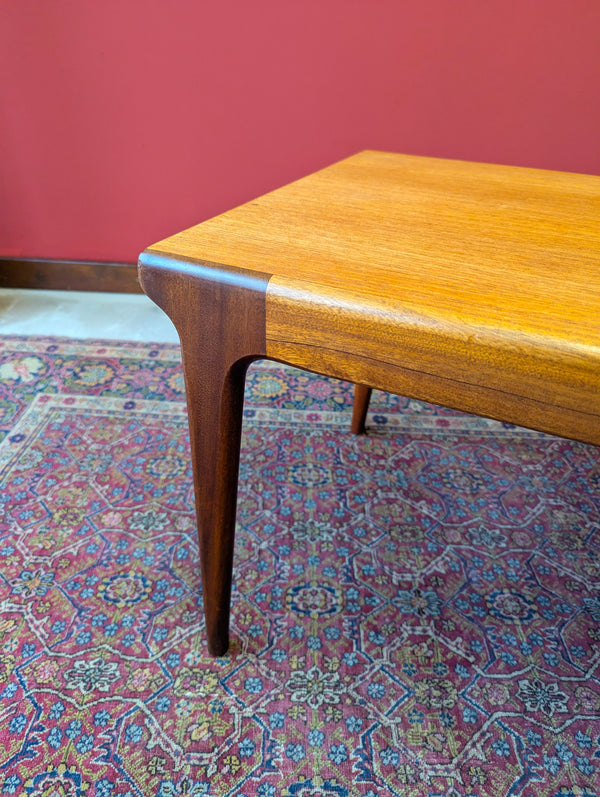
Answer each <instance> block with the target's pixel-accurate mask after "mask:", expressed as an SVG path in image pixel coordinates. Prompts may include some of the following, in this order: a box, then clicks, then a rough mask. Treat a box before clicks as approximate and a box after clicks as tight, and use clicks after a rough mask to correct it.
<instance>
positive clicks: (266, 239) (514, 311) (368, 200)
mask: <svg viewBox="0 0 600 797" xmlns="http://www.w3.org/2000/svg"><path fill="white" fill-rule="evenodd" d="M151 251H154V252H162V253H165V254H168V255H169V256H171V257H184V258H191V259H198V260H201V261H203V262H207V263H211V262H213V263H219V264H226V265H227V266H229V267H232V268H241V269H247V270H250V271H254V270H257V271H260V272H262V273H268V274H270V275H272V276H271V278H270V280H269V284H268V287H267V296H266V341H267V346H266V348H267V355H268V356H269V357H271V358H273V359H277V360H282V361H286V362H291V363H292V364H294V365H298V366H301V367H304V368H307V369H310V370H314V371H319V372H322V373H327V374H330V375H333V376H340V377H343V378H346V379H349V380H352V381H356V382H360V383H362V384H369V385H372V386H374V387H379V388H382V389H386V390H390V391H393V392H400V393H404V394H406V395H409V396H412V397H415V398H422V399H426V400H430V401H434V402H436V403H441V404H446V405H448V406H452V407H457V408H459V409H464V410H467V411H470V412H475V413H480V414H484V415H491V416H493V417H497V418H499V419H501V420H507V421H512V422H515V423H518V424H522V425H525V426H532V427H534V428H538V429H542V430H544V431H549V432H552V433H555V434H562V435H565V436H567V437H574V438H576V439H581V440H586V441H589V442H594V443H600V177H594V176H587V175H578V174H570V173H561V172H549V171H543V170H536V169H523V168H516V167H509V166H494V165H489V164H477V163H468V162H463V161H447V160H440V159H434V158H421V157H413V156H405V155H395V154H391V153H382V152H371V151H367V152H362V153H359V154H358V155H355V156H353V157H351V158H348V159H346V160H344V161H341V162H339V163H337V164H334V165H333V166H331V167H328V168H327V169H324V170H322V171H320V172H317V173H315V174H313V175H309V176H308V177H306V178H303V179H302V180H299V181H297V182H295V183H292V184H290V185H288V186H285V187H283V188H281V189H278V190H277V191H274V192H272V193H270V194H267V195H265V196H263V197H260V198H259V199H256V200H254V201H252V202H249V203H248V204H246V205H243V206H241V207H239V208H236V209H234V210H232V211H229V212H228V213H225V214H223V215H221V216H218V217H216V218H215V219H212V220H210V221H207V222H204V223H203V224H200V225H198V226H196V227H193V228H191V229H189V230H187V231H185V232H183V233H180V234H178V235H175V236H173V237H172V238H169V239H167V240H165V241H162V242H160V243H159V244H156V245H155V246H153V247H151Z"/></svg>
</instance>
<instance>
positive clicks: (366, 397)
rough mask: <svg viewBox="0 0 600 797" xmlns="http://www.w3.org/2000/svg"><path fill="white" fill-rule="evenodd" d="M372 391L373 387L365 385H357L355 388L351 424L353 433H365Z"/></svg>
mask: <svg viewBox="0 0 600 797" xmlns="http://www.w3.org/2000/svg"><path fill="white" fill-rule="evenodd" d="M372 392H373V391H372V388H370V387H365V386H364V385H356V387H355V389H354V406H353V407H352V423H351V425H350V430H351V432H352V434H364V433H365V420H366V418H367V411H368V409H369V402H370V400H371V393H372Z"/></svg>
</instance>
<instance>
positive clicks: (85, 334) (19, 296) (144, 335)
mask: <svg viewBox="0 0 600 797" xmlns="http://www.w3.org/2000/svg"><path fill="white" fill-rule="evenodd" d="M0 335H57V336H60V335H64V336H67V337H70V338H101V339H109V340H139V341H146V342H148V343H150V342H152V343H178V342H179V338H178V337H177V332H176V331H175V327H174V326H173V324H172V323H171V321H170V320H169V319H168V318H167V316H166V315H165V314H164V313H163V312H162V310H160V309H159V308H158V307H156V305H155V304H153V303H152V302H151V301H150V299H148V297H147V296H144V295H142V294H128V293H91V292H87V291H86V292H80V291H34V290H31V291H29V290H16V289H10V288H1V289H0Z"/></svg>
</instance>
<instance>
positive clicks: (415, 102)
mask: <svg viewBox="0 0 600 797" xmlns="http://www.w3.org/2000/svg"><path fill="white" fill-rule="evenodd" d="M599 98H600V2H599V0H543V2H542V0H303V1H302V2H297V1H296V2H293V0H211V2H207V1H206V0H146V2H141V0H101V1H100V2H82V0H28V1H27V2H17V1H16V0H12V2H9V1H8V0H0V146H1V155H0V158H1V160H0V254H3V255H11V256H20V255H23V256H32V257H56V258H84V259H88V258H89V259H101V260H104V259H106V260H109V259H115V260H127V261H133V260H135V259H136V257H137V254H138V252H139V251H140V250H141V249H143V248H144V247H145V246H146V245H148V244H150V243H152V242H154V241H155V240H158V239H159V238H162V237H164V236H166V235H168V234H170V233H173V232H175V231H177V230H179V229H182V228H184V227H186V226H189V225H191V224H193V223H195V222H198V221H201V220H202V219H205V218H208V217H210V216H212V215H214V214H216V213H218V212H220V211H222V210H225V209H227V208H229V207H231V206H233V205H235V204H238V203H240V202H243V201H245V200H248V199H250V198H251V197H253V196H256V195H258V194H261V193H263V192H264V191H266V190H268V189H271V188H274V187H276V186H278V185H280V184H282V183H284V182H287V181H289V180H292V179H294V178H296V177H299V176H300V175H302V174H304V173H306V172H308V171H312V170H314V169H317V168H319V167H321V166H324V165H325V164H327V163H329V162H331V161H333V160H336V159H338V158H341V157H344V156H346V155H349V154H351V153H353V152H355V151H357V150H360V149H364V148H377V149H388V150H395V151H398V152H409V153H415V154H428V155H437V156H444V157H456V158H466V159H472V160H484V161H493V162H499V163H513V164H520V165H529V166H539V167H545V168H552V169H563V170H570V171H581V172H590V173H597V174H600V99H599Z"/></svg>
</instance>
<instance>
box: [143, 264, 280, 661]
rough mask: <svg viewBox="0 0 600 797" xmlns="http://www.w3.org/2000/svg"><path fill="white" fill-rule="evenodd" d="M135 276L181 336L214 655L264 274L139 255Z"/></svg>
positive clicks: (219, 642)
mask: <svg viewBox="0 0 600 797" xmlns="http://www.w3.org/2000/svg"><path fill="white" fill-rule="evenodd" d="M140 282H141V284H142V287H143V288H144V290H145V292H146V293H147V294H148V295H149V296H150V298H151V299H153V301H154V302H156V304H158V305H159V307H161V308H162V309H163V310H164V311H165V312H166V313H167V314H168V315H169V317H170V318H171V320H172V321H173V323H174V324H175V327H176V328H177V331H178V333H179V337H180V340H181V349H182V357H183V369H184V376H185V385H186V393H187V405H188V415H189V426H190V441H191V448H192V464H193V471H194V489H195V497H196V513H197V518H198V541H199V546H200V567H201V572H202V591H203V595H204V614H205V618H206V635H207V640H208V649H209V652H210V653H211V654H212V655H214V656H220V655H223V654H224V653H225V652H226V651H227V648H228V646H229V604H230V598H231V580H232V564H233V546H234V535H235V515H236V498H237V481H238V465H239V454H240V438H241V430H242V409H243V401H244V383H245V377H246V369H247V367H248V365H249V363H250V362H251V361H252V360H253V359H256V358H257V357H260V356H261V355H264V354H265V343H264V338H265V327H264V292H265V290H266V282H267V281H266V279H264V278H263V276H262V275H260V274H258V275H256V277H255V278H254V277H253V278H252V279H250V280H248V279H243V278H241V277H240V276H239V275H237V274H236V273H233V274H232V273H231V272H229V271H219V270H218V269H213V268H211V269H206V268H205V267H202V266H193V265H191V264H190V265H189V267H187V264H185V263H179V262H173V261H168V260H165V259H164V258H159V257H157V256H156V255H151V256H149V255H142V256H141V258H140Z"/></svg>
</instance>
